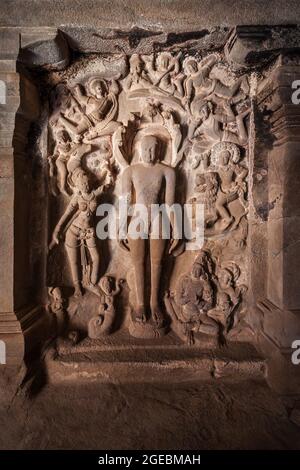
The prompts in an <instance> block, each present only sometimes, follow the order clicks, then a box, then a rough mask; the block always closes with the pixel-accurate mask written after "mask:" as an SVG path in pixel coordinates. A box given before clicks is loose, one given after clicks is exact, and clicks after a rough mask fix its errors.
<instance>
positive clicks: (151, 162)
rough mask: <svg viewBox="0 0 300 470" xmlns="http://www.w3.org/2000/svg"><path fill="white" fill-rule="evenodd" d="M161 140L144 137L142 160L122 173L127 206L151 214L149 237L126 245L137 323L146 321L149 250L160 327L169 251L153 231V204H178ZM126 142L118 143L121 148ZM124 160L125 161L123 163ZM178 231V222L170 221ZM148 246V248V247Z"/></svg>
mask: <svg viewBox="0 0 300 470" xmlns="http://www.w3.org/2000/svg"><path fill="white" fill-rule="evenodd" d="M159 143H160V142H159V140H158V138H157V137H155V136H153V135H144V136H143V137H142V138H141V140H140V142H139V159H140V161H139V162H138V163H136V164H132V165H130V166H127V167H126V168H125V170H124V171H123V173H122V180H121V188H122V190H121V191H122V198H124V199H126V201H127V204H128V205H129V204H143V205H144V206H145V207H146V208H147V211H148V227H144V232H147V234H148V236H147V238H146V237H143V235H142V236H140V237H139V238H133V237H130V236H128V239H127V240H126V242H125V243H124V245H125V246H126V247H127V249H128V250H129V251H130V254H131V259H132V263H133V267H134V288H135V298H136V305H135V308H134V310H135V321H140V322H145V321H146V299H145V285H146V282H147V281H146V256H147V248H148V249H149V254H150V267H151V269H150V271H151V274H150V275H151V281H150V309H151V315H152V319H153V321H154V323H155V325H156V326H157V327H160V326H162V324H163V315H162V312H161V308H160V304H159V286H160V277H161V269H162V259H163V255H164V252H165V250H166V239H163V238H162V237H159V238H157V235H156V237H155V238H154V235H153V231H152V228H151V205H152V204H166V205H168V206H172V205H173V204H174V201H175V170H174V169H173V168H171V167H170V166H168V165H166V164H164V163H161V162H160V161H159V160H160V159H159V157H160V155H159V153H160V152H159V150H160V149H159V147H160V145H159ZM121 145H122V142H121V141H119V142H118V146H119V147H120V146H121ZM121 158H122V157H121ZM123 161H124V160H123ZM170 222H171V229H173V231H174V219H171V220H170ZM178 242H179V240H176V239H172V240H171V241H170V245H169V253H171V252H172V251H173V250H174V249H175V248H176V246H177V244H178ZM147 245H148V247H147Z"/></svg>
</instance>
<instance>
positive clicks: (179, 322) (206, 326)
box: [165, 252, 219, 344]
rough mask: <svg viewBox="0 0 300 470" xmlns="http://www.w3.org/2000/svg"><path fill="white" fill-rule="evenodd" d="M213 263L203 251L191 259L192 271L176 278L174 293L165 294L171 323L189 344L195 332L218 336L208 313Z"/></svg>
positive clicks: (211, 299)
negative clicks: (192, 260)
mask: <svg viewBox="0 0 300 470" xmlns="http://www.w3.org/2000/svg"><path fill="white" fill-rule="evenodd" d="M212 277H213V276H212V264H211V260H210V259H209V257H208V254H207V253H206V252H202V253H201V254H200V255H199V256H198V257H197V258H196V259H195V261H194V263H193V266H192V270H191V273H190V274H188V275H184V276H182V277H181V278H179V280H178V282H177V285H176V290H175V293H171V294H170V295H167V296H166V297H165V304H166V308H167V311H168V313H169V315H170V316H171V319H172V326H173V327H174V329H175V331H176V332H177V333H178V334H179V336H183V337H185V338H186V340H187V341H188V342H189V343H190V344H191V343H193V339H194V333H196V332H201V333H205V334H212V335H218V332H219V327H218V324H217V322H216V321H215V320H213V319H212V318H210V317H209V316H208V313H207V312H208V311H209V310H210V309H211V308H212V307H213V304H214V293H213V285H212V281H211V279H212Z"/></svg>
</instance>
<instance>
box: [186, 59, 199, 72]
mask: <svg viewBox="0 0 300 470" xmlns="http://www.w3.org/2000/svg"><path fill="white" fill-rule="evenodd" d="M184 71H185V73H186V75H187V76H190V75H195V74H196V73H197V72H198V64H197V62H196V61H195V60H194V59H189V60H188V61H186V62H185V64H184Z"/></svg>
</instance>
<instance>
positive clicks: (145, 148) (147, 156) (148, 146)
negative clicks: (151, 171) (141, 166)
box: [140, 135, 159, 165]
mask: <svg viewBox="0 0 300 470" xmlns="http://www.w3.org/2000/svg"><path fill="white" fill-rule="evenodd" d="M158 155H159V141H158V139H157V138H156V137H155V136H154V135H145V136H143V137H142V139H141V142H140V158H141V160H142V162H143V163H145V164H146V165H154V164H155V163H156V161H157V159H158Z"/></svg>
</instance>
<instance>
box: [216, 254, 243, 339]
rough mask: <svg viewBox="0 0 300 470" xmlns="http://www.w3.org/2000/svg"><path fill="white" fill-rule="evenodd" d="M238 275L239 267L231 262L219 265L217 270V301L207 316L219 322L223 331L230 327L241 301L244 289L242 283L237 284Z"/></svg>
mask: <svg viewBox="0 0 300 470" xmlns="http://www.w3.org/2000/svg"><path fill="white" fill-rule="evenodd" d="M239 277H240V269H239V267H238V266H237V265H236V264H235V263H233V262H228V263H225V264H224V265H221V266H220V267H219V269H218V271H217V277H216V279H215V284H216V287H217V302H216V307H215V308H214V309H213V310H210V312H209V316H210V317H211V318H213V319H214V320H216V321H218V322H219V323H221V324H222V325H223V327H224V329H225V332H228V331H229V330H230V329H231V328H232V326H233V324H234V313H235V310H236V309H237V307H238V305H239V303H240V301H241V295H242V294H243V293H244V292H245V291H246V287H245V286H244V285H239V286H238V285H237V281H238V279H239Z"/></svg>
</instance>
